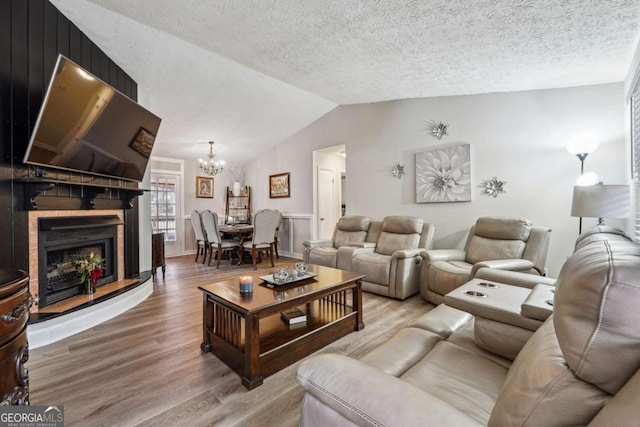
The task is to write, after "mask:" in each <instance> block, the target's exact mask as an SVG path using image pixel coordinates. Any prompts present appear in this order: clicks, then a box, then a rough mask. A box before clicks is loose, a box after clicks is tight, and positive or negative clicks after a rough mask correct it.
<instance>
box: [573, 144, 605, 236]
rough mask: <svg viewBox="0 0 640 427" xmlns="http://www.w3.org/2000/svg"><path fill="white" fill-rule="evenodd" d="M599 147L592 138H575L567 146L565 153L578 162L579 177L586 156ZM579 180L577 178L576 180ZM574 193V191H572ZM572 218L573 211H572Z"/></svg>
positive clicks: (582, 172) (580, 222)
mask: <svg viewBox="0 0 640 427" xmlns="http://www.w3.org/2000/svg"><path fill="white" fill-rule="evenodd" d="M599 146H600V143H599V142H598V141H597V140H596V139H594V138H589V137H587V138H576V139H574V140H573V141H572V142H571V143H570V144H569V145H568V146H567V151H568V152H570V153H571V154H573V155H575V156H576V157H577V158H578V160H580V177H582V175H583V174H584V160H585V159H586V158H587V156H588V155H589V154H591V153H593V152H594V151H596V149H597V148H598V147H599ZM578 179H579V178H578ZM574 192H575V189H574ZM571 215H572V216H576V215H573V210H572V214H571ZM578 234H582V216H580V220H579V224H578Z"/></svg>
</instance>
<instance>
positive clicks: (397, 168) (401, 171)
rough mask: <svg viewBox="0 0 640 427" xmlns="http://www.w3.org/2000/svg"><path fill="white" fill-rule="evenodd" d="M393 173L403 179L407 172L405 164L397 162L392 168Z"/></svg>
mask: <svg viewBox="0 0 640 427" xmlns="http://www.w3.org/2000/svg"><path fill="white" fill-rule="evenodd" d="M391 174H392V175H393V176H394V178H398V179H402V175H404V174H405V171H404V166H403V165H401V164H400V163H396V164H395V166H393V168H392V169H391Z"/></svg>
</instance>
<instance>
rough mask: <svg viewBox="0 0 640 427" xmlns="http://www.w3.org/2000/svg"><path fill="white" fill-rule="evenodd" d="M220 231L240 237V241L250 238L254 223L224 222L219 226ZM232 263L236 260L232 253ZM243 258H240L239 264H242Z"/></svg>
mask: <svg viewBox="0 0 640 427" xmlns="http://www.w3.org/2000/svg"><path fill="white" fill-rule="evenodd" d="M218 231H220V233H222V234H225V235H226V236H228V237H231V238H234V237H236V236H237V237H239V238H240V243H241V244H242V242H244V241H245V240H249V239H250V238H251V235H252V234H253V225H251V224H224V225H220V226H218ZM229 256H230V259H229V261H231V262H232V263H233V262H234V256H233V254H232V253H230V254H229ZM242 261H243V260H238V264H241V263H242Z"/></svg>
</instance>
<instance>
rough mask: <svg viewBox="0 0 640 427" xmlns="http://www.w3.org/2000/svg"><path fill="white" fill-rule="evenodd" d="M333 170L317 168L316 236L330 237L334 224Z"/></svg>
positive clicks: (321, 237)
mask: <svg viewBox="0 0 640 427" xmlns="http://www.w3.org/2000/svg"><path fill="white" fill-rule="evenodd" d="M334 189H335V186H334V184H333V171H332V170H330V169H321V168H318V237H319V238H320V239H331V237H333V229H334V227H335V225H336V218H335V190H334Z"/></svg>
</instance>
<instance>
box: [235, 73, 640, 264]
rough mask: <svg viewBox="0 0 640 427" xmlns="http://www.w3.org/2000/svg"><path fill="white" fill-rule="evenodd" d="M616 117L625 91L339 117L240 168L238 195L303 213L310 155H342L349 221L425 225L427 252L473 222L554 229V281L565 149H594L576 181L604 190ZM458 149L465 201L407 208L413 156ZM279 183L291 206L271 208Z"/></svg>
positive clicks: (564, 229) (376, 109)
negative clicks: (389, 219) (468, 189)
mask: <svg viewBox="0 0 640 427" xmlns="http://www.w3.org/2000/svg"><path fill="white" fill-rule="evenodd" d="M624 107H625V106H624V84H623V83H619V84H608V85H598V86H586V87H578V88H568V89H554V90H543V91H528V92H515V93H500V94H485V95H473V96H459V97H441V98H423V99H411V100H400V101H389V102H382V103H375V104H361V105H348V106H341V107H338V108H336V109H335V110H333V111H331V112H330V113H328V114H326V115H325V116H324V117H322V118H321V119H319V120H317V121H316V122H314V123H312V124H311V125H309V126H307V127H306V128H304V129H303V130H301V131H299V132H297V133H296V134H295V135H293V136H291V137H290V138H288V139H287V140H285V141H284V142H283V143H281V144H279V145H278V146H276V147H275V148H274V149H273V150H272V151H271V152H270V153H269V154H268V155H265V156H262V157H261V158H260V159H257V160H255V161H254V162H252V163H251V164H249V165H248V167H247V168H246V169H247V173H246V183H247V184H249V185H251V186H252V187H253V201H254V202H253V206H254V207H260V208H262V207H272V208H275V209H280V210H281V211H283V212H297V213H310V212H312V210H313V196H312V194H313V182H312V180H313V177H312V175H313V173H312V172H313V171H312V152H313V150H317V149H320V148H325V147H330V146H334V145H338V144H345V146H346V153H347V159H346V174H347V176H348V178H349V185H348V186H347V189H346V194H347V199H348V200H349V205H348V206H347V213H348V214H361V215H368V216H371V217H373V218H376V219H381V218H383V217H384V216H386V215H395V214H402V215H415V216H420V217H423V218H424V219H425V220H426V221H428V222H433V223H434V224H436V240H435V247H436V248H447V247H460V246H462V244H463V243H464V237H465V235H466V231H467V230H468V228H469V226H470V225H471V224H472V223H473V222H474V221H475V220H476V218H477V217H479V216H483V215H499V216H522V217H526V218H528V219H530V220H531V221H532V222H533V223H534V224H539V225H545V226H548V227H551V228H552V229H553V232H552V237H551V246H550V251H549V258H548V262H547V266H548V268H549V274H550V275H551V276H556V275H557V274H558V271H559V268H560V266H561V265H562V263H563V262H564V260H565V259H566V257H567V256H568V255H569V254H570V253H571V251H572V248H573V242H574V240H575V238H576V236H577V233H578V219H577V218H572V217H571V216H570V206H571V197H572V189H573V185H574V183H575V180H576V179H577V177H578V175H579V161H578V159H577V158H576V157H575V156H572V155H570V154H569V153H568V152H567V151H566V149H565V146H566V144H567V143H568V141H569V140H570V139H571V138H574V137H575V136H576V135H579V134H591V135H593V136H595V137H596V138H598V139H600V141H601V146H600V148H599V149H598V150H597V151H596V152H595V153H593V154H591V155H590V156H589V157H588V158H587V160H586V162H585V170H587V171H589V170H592V171H594V172H596V173H597V174H598V175H599V176H600V178H601V179H602V180H603V181H604V182H605V183H607V184H620V183H624V182H625V177H626V174H627V172H628V168H629V163H628V161H627V160H628V158H627V157H626V156H625V135H624V114H625V108H624ZM433 121H436V122H437V121H442V122H444V123H446V124H448V125H449V135H448V136H445V137H444V138H443V139H442V140H438V139H436V138H434V137H432V136H431V134H430V130H431V127H430V125H429V122H433ZM461 142H466V143H470V144H471V161H472V163H471V176H472V187H473V192H472V201H471V202H466V203H442V204H416V203H415V160H414V155H415V153H416V152H419V151H421V150H425V149H430V148H434V147H438V146H442V145H447V144H451V143H461ZM397 162H401V163H403V164H404V165H405V170H406V172H407V174H406V175H405V177H404V178H403V179H402V180H398V179H396V178H393V177H392V175H391V168H392V166H393V165H394V164H395V163H397ZM280 172H290V173H291V197H290V198H286V199H269V198H268V197H269V196H268V176H269V174H274V173H280ZM493 176H496V177H498V179H501V180H504V181H506V182H507V184H506V187H505V188H506V191H507V192H506V194H502V195H500V196H499V197H498V198H495V199H494V198H492V197H488V196H484V195H481V193H482V188H481V183H482V181H483V180H486V179H490V178H492V177H493ZM595 222H596V220H594V219H585V220H584V226H585V227H588V226H590V225H593V224H594V223H595ZM607 223H610V224H612V225H618V226H620V225H623V223H620V222H616V221H614V220H607Z"/></svg>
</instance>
